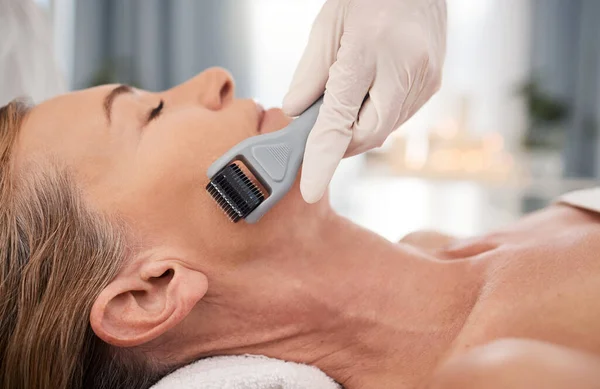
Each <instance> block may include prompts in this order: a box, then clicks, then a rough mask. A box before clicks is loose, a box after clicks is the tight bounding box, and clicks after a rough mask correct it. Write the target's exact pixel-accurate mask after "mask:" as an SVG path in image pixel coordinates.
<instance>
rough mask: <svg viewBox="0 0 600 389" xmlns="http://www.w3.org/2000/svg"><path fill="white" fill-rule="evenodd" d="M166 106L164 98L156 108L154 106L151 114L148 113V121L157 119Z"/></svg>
mask: <svg viewBox="0 0 600 389" xmlns="http://www.w3.org/2000/svg"><path fill="white" fill-rule="evenodd" d="M164 106H165V102H164V101H163V100H161V101H160V103H159V104H158V106H157V107H156V108H154V109H153V110H152V111H150V114H149V115H148V121H151V120H153V119H156V118H157V117H158V116H159V115H160V113H161V112H162V110H163V107H164Z"/></svg>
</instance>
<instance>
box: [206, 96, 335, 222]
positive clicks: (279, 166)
mask: <svg viewBox="0 0 600 389" xmlns="http://www.w3.org/2000/svg"><path fill="white" fill-rule="evenodd" d="M322 103H323V97H321V98H320V99H319V100H317V101H316V102H315V103H313V105H311V106H310V107H309V108H308V109H307V110H306V111H304V112H303V113H302V114H301V115H300V116H299V117H298V118H296V119H295V120H294V121H292V122H291V123H290V124H289V125H288V126H287V127H285V128H283V129H281V130H279V131H275V132H271V133H269V134H262V135H257V136H253V137H251V138H248V139H245V140H243V141H242V142H240V143H238V144H237V145H235V146H234V147H233V148H231V149H230V150H229V151H227V152H226V153H225V154H223V155H222V156H221V157H220V158H219V159H217V160H216V161H215V162H214V163H213V164H212V165H211V166H210V167H209V168H208V171H207V175H208V178H210V182H209V183H208V185H207V186H206V190H207V191H208V193H210V195H211V196H212V197H213V199H214V200H215V201H216V202H217V204H219V206H220V207H221V208H222V209H223V211H225V214H226V215H227V216H228V217H229V219H231V221H233V222H234V223H236V222H238V221H239V220H240V219H245V220H246V222H248V223H256V222H257V221H259V220H260V218H261V217H263V216H264V215H265V214H266V213H267V212H268V211H269V209H271V208H272V207H273V206H274V205H275V204H276V203H277V202H278V201H279V200H281V199H282V198H283V196H285V194H286V193H287V192H288V191H289V190H290V188H291V187H292V185H293V184H294V181H295V180H296V176H297V174H298V170H299V169H300V165H301V164H302V158H303V157H304V149H305V147H306V140H307V139H308V134H310V130H311V129H312V128H313V126H314V125H315V122H316V120H317V116H318V114H319V108H320V107H321V104H322ZM236 161H239V162H241V163H243V164H244V165H246V167H247V168H248V169H249V170H250V171H251V172H252V174H253V175H254V176H255V177H256V179H257V180H258V181H259V182H260V183H261V185H262V186H263V187H264V188H265V189H266V191H267V197H266V198H265V194H264V193H262V192H261V190H260V189H259V188H258V187H257V186H256V185H255V184H254V183H253V182H252V180H251V179H250V178H249V177H248V176H247V175H246V174H245V173H244V172H243V171H242V169H241V168H240V167H239V166H238V164H236V163H235V162H236Z"/></svg>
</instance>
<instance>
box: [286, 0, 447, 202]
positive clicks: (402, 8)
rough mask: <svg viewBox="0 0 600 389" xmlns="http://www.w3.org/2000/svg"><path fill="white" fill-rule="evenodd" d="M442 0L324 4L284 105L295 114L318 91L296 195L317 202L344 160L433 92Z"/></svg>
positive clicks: (381, 137) (375, 143)
mask: <svg viewBox="0 0 600 389" xmlns="http://www.w3.org/2000/svg"><path fill="white" fill-rule="evenodd" d="M445 54H446V2H445V0H328V1H327V2H326V3H325V5H324V6H323V8H322V9H321V12H320V13H319V15H318V16H317V19H316V20H315V22H314V25H313V28H312V31H311V34H310V39H309V43H308V46H307V47H306V50H305V52H304V55H303V57H302V59H301V60H300V64H299V65H298V68H297V69H296V73H295V74H294V78H293V81H292V84H291V87H290V90H289V92H288V94H287V95H286V96H285V99H284V101H283V110H284V112H285V113H286V114H287V115H290V116H297V115H299V114H300V113H302V112H303V111H304V110H305V109H306V108H308V107H309V106H310V105H311V104H312V103H313V102H314V101H315V100H316V99H317V98H319V97H320V96H321V95H322V94H323V92H325V97H324V103H323V106H322V107H321V110H320V113H319V117H318V119H317V122H316V124H315V126H314V128H313V130H312V131H311V133H310V136H309V137H308V143H307V145H306V151H305V154H304V162H303V166H302V178H301V180H300V189H301V192H302V196H303V197H304V200H305V201H307V202H309V203H314V202H316V201H318V200H319V199H320V198H321V197H322V196H323V194H324V193H325V191H326V189H327V186H328V184H329V181H330V180H331V177H332V176H333V173H334V172H335V169H336V168H337V166H338V164H339V163H340V161H341V159H342V158H343V157H345V156H346V157H347V156H352V155H356V154H359V153H362V152H364V151H367V150H369V149H372V148H375V147H379V146H381V145H382V144H383V142H384V141H385V139H386V138H387V137H388V135H389V134H390V133H391V132H392V131H394V130H395V129H396V128H398V127H399V126H400V125H401V124H402V123H404V122H405V121H406V120H408V119H409V118H410V117H411V116H412V115H414V113H415V112H416V111H418V110H419V109H420V108H421V107H422V106H423V104H425V102H427V100H429V98H430V97H431V96H432V95H433V94H434V93H435V92H437V90H438V89H439V86H440V81H441V72H442V65H443V62H444V57H445Z"/></svg>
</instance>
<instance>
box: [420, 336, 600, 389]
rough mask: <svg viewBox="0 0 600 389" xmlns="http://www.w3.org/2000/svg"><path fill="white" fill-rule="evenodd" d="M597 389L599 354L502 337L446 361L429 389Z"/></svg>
mask: <svg viewBox="0 0 600 389" xmlns="http://www.w3.org/2000/svg"><path fill="white" fill-rule="evenodd" d="M474 387H476V388H480V389H501V388H511V389H530V388H545V389H570V388H575V387H577V388H578V389H597V388H599V387H600V359H599V358H598V357H596V356H595V355H592V354H588V353H585V352H582V351H579V350H575V349H570V348H566V347H563V346H559V345H556V344H551V343H545V342H539V341H534V340H530V339H501V340H497V341H494V342H492V343H489V344H487V345H483V346H481V347H476V348H474V349H472V350H470V351H469V352H467V353H465V354H463V355H461V356H458V357H455V358H452V359H450V360H448V361H447V362H446V363H444V364H443V365H442V366H441V367H440V368H439V369H437V371H436V372H435V374H434V375H433V377H432V379H431V382H430V383H429V386H428V388H429V389H454V388H474Z"/></svg>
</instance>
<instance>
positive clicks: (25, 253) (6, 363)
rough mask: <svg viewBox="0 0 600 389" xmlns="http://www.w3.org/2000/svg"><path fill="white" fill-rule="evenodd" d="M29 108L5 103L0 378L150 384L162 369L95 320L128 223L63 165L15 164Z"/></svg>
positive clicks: (0, 126)
mask: <svg viewBox="0 0 600 389" xmlns="http://www.w3.org/2000/svg"><path fill="white" fill-rule="evenodd" d="M27 111H28V107H27V105H25V104H23V103H21V102H11V103H9V104H8V105H6V106H4V107H2V108H0V387H2V388H6V389H35V388H52V389H63V388H64V389H66V388H85V389H92V388H107V389H108V388H110V389H114V388H147V387H149V386H150V385H151V384H152V383H153V382H155V381H156V380H157V379H158V378H159V377H160V374H158V373H157V371H158V369H156V368H155V367H154V366H153V364H151V363H150V362H148V361H149V360H148V359H146V358H140V357H139V355H138V353H137V352H136V353H135V355H134V352H132V351H127V350H126V349H117V348H115V347H112V346H109V345H108V344H106V343H104V342H102V341H101V340H100V339H99V338H97V337H96V336H95V334H94V333H93V331H92V329H91V327H90V324H89V315H90V310H91V306H92V304H93V302H94V301H95V299H96V297H97V296H98V294H99V293H100V291H101V290H102V289H103V288H104V287H105V286H106V285H107V284H108V283H109V282H110V281H111V280H112V279H113V278H114V277H115V275H116V274H117V272H118V271H119V269H120V267H121V266H122V264H123V263H124V262H125V260H126V257H127V254H126V252H127V250H126V249H127V246H126V239H125V236H126V235H125V229H124V228H123V227H122V226H121V223H117V222H115V219H114V218H112V217H107V216H105V215H102V214H101V213H99V212H96V211H93V210H92V209H91V207H89V206H88V205H87V204H85V202H84V201H83V200H82V197H81V196H80V195H79V192H78V191H77V189H76V186H75V185H74V183H73V180H72V179H71V177H70V174H69V173H68V172H67V171H66V170H65V169H58V168H56V167H53V168H41V165H40V166H38V167H37V168H30V169H24V170H23V169H19V171H18V172H16V171H13V169H11V151H12V148H13V144H14V143H15V139H16V136H17V132H18V129H19V127H20V126H21V124H22V122H23V120H24V118H25V117H26V114H27Z"/></svg>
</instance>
